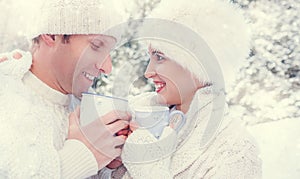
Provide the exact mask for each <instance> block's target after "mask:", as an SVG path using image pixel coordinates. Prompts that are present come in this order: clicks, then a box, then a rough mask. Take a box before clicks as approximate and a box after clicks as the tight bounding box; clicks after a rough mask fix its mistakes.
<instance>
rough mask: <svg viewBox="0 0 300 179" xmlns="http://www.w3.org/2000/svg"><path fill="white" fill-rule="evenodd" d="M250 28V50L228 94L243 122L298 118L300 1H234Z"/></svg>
mask: <svg viewBox="0 0 300 179" xmlns="http://www.w3.org/2000/svg"><path fill="white" fill-rule="evenodd" d="M234 2H236V3H239V4H240V5H241V7H243V8H244V12H245V15H246V17H248V18H249V19H250V24H251V25H252V31H253V50H252V54H251V55H250V57H249V58H248V60H247V64H246V65H245V66H244V67H243V68H242V69H241V71H240V74H238V79H237V83H236V85H235V86H234V88H233V89H231V90H230V91H231V92H230V93H229V99H230V105H232V106H233V108H235V110H233V111H238V112H237V114H239V115H240V117H242V118H243V119H244V120H245V121H247V123H250V124H255V123H259V122H266V121H274V120H280V119H286V118H297V117H300V90H299V89H300V68H299V67H300V46H299V42H300V33H299V29H300V20H299V10H300V1H295V0H284V1H278V0H256V1H253V0H240V1H238V0H236V1H234Z"/></svg>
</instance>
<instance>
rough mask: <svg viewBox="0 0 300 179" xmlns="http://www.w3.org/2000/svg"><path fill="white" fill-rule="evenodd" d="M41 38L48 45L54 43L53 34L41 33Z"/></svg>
mask: <svg viewBox="0 0 300 179" xmlns="http://www.w3.org/2000/svg"><path fill="white" fill-rule="evenodd" d="M41 38H42V40H43V41H44V42H45V43H46V44H47V45H48V46H50V47H52V46H54V44H55V35H48V34H43V35H41Z"/></svg>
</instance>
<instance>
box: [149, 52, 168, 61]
mask: <svg viewBox="0 0 300 179" xmlns="http://www.w3.org/2000/svg"><path fill="white" fill-rule="evenodd" d="M152 55H153V56H154V58H155V59H156V60H157V61H163V60H165V59H166V57H165V55H164V54H163V53H162V52H160V51H158V50H154V51H153V52H152Z"/></svg>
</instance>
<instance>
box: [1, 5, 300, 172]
mask: <svg viewBox="0 0 300 179" xmlns="http://www.w3.org/2000/svg"><path fill="white" fill-rule="evenodd" d="M29 2H31V3H29ZM38 3H40V2H39V1H38V0H31V1H21V0H0V8H1V11H0V18H1V19H0V53H2V52H7V51H11V50H13V49H16V48H18V49H23V50H27V49H28V48H29V45H30V41H29V40H28V39H26V37H25V36H24V34H25V31H26V29H25V27H27V26H26V22H27V23H28V17H29V15H30V13H32V11H30V10H29V11H28V9H31V8H33V7H34V6H33V4H35V5H36V4H38ZM131 3H132V7H135V8H133V9H135V10H134V11H132V10H128V12H127V13H128V15H129V16H132V17H133V18H143V17H145V16H146V15H147V14H148V13H150V12H151V10H152V9H153V8H155V7H156V5H157V4H158V3H159V0H147V1H138V0H135V1H131ZM232 3H236V4H238V5H240V6H241V7H242V9H243V12H244V14H245V16H246V17H247V18H248V21H249V23H250V24H251V27H252V32H253V41H252V52H251V54H250V55H249V57H248V58H247V60H246V63H245V65H244V66H243V67H241V69H240V72H239V74H236V82H235V84H234V85H233V86H232V88H231V89H230V90H228V91H229V92H228V103H229V105H230V107H231V111H233V112H234V113H235V115H236V116H237V117H239V118H241V119H243V121H244V122H245V124H246V125H247V126H248V128H249V130H250V132H251V133H252V134H253V135H254V136H255V137H256V139H257V141H258V143H259V145H260V146H261V157H262V158H263V169H264V173H263V175H264V178H300V122H299V121H300V0H232ZM199 4H201V0H199ZM24 9H27V11H26V13H24V11H22V10H24ZM128 33H130V32H128ZM112 57H113V65H114V67H113V68H114V69H113V72H112V74H110V75H109V76H101V77H100V78H99V79H97V80H96V81H95V83H94V85H93V87H94V88H95V89H96V91H97V92H98V93H102V94H110V95H116V96H121V97H125V96H127V95H128V94H132V95H135V94H139V93H141V92H145V91H152V90H153V85H152V84H151V83H149V81H148V80H147V79H145V78H144V77H143V73H144V71H145V68H146V65H147V63H148V57H147V52H146V48H145V46H142V45H140V44H138V43H136V42H134V41H133V42H131V43H127V44H125V45H123V46H122V47H120V48H118V49H116V50H114V51H113V52H112ZM116 82H118V83H116ZM124 89H125V90H124ZM126 89H128V90H126Z"/></svg>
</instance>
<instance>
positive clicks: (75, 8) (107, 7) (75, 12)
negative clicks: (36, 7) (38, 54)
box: [30, 0, 123, 37]
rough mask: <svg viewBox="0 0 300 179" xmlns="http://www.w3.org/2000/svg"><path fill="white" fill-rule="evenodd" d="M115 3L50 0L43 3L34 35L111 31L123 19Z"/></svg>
mask: <svg viewBox="0 0 300 179" xmlns="http://www.w3.org/2000/svg"><path fill="white" fill-rule="evenodd" d="M114 3H115V2H114V0H47V1H45V2H44V3H43V4H41V8H40V11H39V14H37V17H36V20H37V21H36V23H37V24H36V26H35V27H34V28H33V29H32V31H31V33H30V36H31V37H36V36H38V35H40V34H68V35H70V34H106V33H109V32H107V30H109V29H110V28H112V27H114V26H115V25H118V24H120V23H122V22H123V19H122V16H121V15H120V9H117V8H115V7H114ZM107 35H111V34H107Z"/></svg>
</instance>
